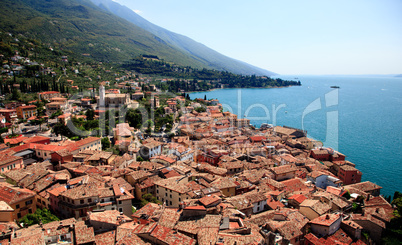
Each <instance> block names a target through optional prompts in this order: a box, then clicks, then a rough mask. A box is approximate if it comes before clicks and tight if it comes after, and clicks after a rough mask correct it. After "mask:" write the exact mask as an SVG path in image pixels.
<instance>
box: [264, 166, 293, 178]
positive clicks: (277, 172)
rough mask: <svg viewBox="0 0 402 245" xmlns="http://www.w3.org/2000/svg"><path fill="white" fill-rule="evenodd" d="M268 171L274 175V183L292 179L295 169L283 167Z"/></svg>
mask: <svg viewBox="0 0 402 245" xmlns="http://www.w3.org/2000/svg"><path fill="white" fill-rule="evenodd" d="M270 171H271V172H272V173H273V174H274V179H275V180H276V181H281V180H286V179H292V178H294V177H295V173H296V171H297V168H296V167H295V166H293V165H283V166H279V167H274V168H271V169H270Z"/></svg>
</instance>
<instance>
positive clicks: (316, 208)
mask: <svg viewBox="0 0 402 245" xmlns="http://www.w3.org/2000/svg"><path fill="white" fill-rule="evenodd" d="M330 210H331V207H330V206H329V205H328V204H326V203H322V202H320V201H319V200H311V199H306V200H304V201H303V202H302V203H301V204H300V210H299V211H300V213H302V214H303V215H304V216H306V217H307V218H308V219H309V220H313V219H315V218H317V217H320V216H321V215H324V214H326V213H328V212H329V211H330Z"/></svg>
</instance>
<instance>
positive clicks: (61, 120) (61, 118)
mask: <svg viewBox="0 0 402 245" xmlns="http://www.w3.org/2000/svg"><path fill="white" fill-rule="evenodd" d="M70 119H71V113H65V114H63V115H60V116H58V117H57V122H58V123H61V124H64V125H67V122H68V121H69V120H70Z"/></svg>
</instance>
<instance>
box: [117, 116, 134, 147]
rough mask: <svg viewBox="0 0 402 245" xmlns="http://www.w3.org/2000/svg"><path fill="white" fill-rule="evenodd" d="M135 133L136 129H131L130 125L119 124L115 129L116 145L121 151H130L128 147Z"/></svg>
mask: <svg viewBox="0 0 402 245" xmlns="http://www.w3.org/2000/svg"><path fill="white" fill-rule="evenodd" d="M133 131H134V128H133V127H130V125H129V124H128V123H119V124H117V125H116V128H114V129H113V133H114V141H115V145H118V146H119V149H120V150H122V151H124V152H126V151H127V150H128V146H129V145H130V144H131V141H132V140H133V134H132V132H133Z"/></svg>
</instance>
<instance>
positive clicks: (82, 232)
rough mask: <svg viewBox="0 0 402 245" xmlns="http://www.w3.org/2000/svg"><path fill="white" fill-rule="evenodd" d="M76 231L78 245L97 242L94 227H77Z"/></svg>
mask: <svg viewBox="0 0 402 245" xmlns="http://www.w3.org/2000/svg"><path fill="white" fill-rule="evenodd" d="M74 231H75V239H76V242H77V244H85V243H90V242H95V234H94V228H93V227H87V226H85V225H82V226H76V227H75V229H74Z"/></svg>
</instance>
